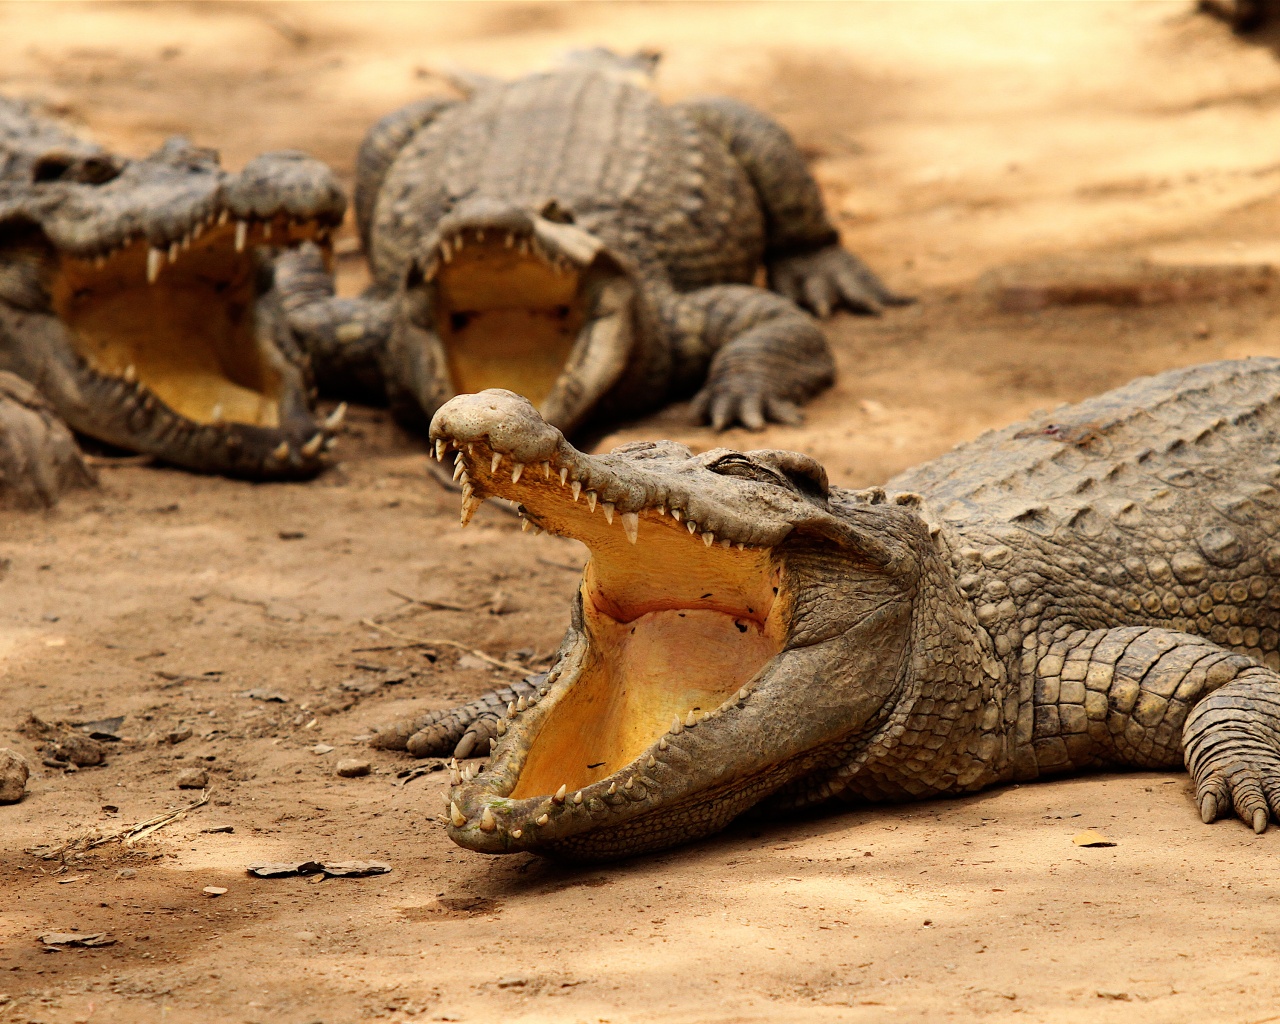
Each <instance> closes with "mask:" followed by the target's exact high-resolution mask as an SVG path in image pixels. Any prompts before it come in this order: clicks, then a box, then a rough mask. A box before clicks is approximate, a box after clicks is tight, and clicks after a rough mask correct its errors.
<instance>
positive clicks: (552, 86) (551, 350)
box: [291, 51, 908, 432]
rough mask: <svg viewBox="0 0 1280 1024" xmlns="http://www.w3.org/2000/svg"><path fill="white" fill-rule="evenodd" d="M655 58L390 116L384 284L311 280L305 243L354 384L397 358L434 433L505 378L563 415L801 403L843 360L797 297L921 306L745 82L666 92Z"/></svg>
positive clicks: (363, 225)
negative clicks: (891, 275)
mask: <svg viewBox="0 0 1280 1024" xmlns="http://www.w3.org/2000/svg"><path fill="white" fill-rule="evenodd" d="M652 66H653V60H652V59H651V58H647V57H645V56H643V55H641V56H639V57H635V58H623V57H618V56H616V55H614V54H611V53H608V52H605V51H590V52H586V53H580V54H577V55H575V56H574V57H573V59H572V60H571V61H570V63H569V64H568V65H567V66H565V67H563V68H561V69H558V70H555V71H552V72H548V73H543V74H536V75H531V76H528V77H525V78H521V79H519V80H517V81H514V82H498V81H495V80H487V79H486V80H475V81H474V82H473V83H472V85H471V89H472V92H471V95H470V96H469V97H468V98H466V99H465V100H454V99H441V98H438V99H428V100H424V101H421V102H418V103H415V104H412V105H410V106H408V107H405V108H404V109H402V110H399V111H396V112H395V113H393V114H391V115H389V116H388V117H386V118H384V119H383V120H382V121H380V122H379V123H378V124H377V125H375V126H374V127H373V129H372V130H371V131H370V132H369V135H368V137H367V138H366V139H365V142H364V144H363V146H362V147H361V150H360V154H359V159H358V163H357V172H358V180H357V185H356V196H355V209H356V217H357V222H358V225H359V230H360V236H361V239H362V241H363V245H364V250H365V253H366V255H367V257H368V259H369V264H370V268H371V270H372V274H373V279H374V286H373V288H372V291H371V294H370V295H369V296H368V297H367V298H365V299H345V298H342V299H335V298H334V297H333V291H332V288H326V287H324V286H323V284H322V283H318V284H317V285H316V286H315V287H313V288H306V287H304V283H305V279H306V276H307V275H306V274H305V273H304V272H302V271H305V268H306V264H307V259H308V256H307V254H306V252H305V251H302V252H299V253H298V254H297V256H296V257H295V258H294V259H293V261H292V262H293V263H295V264H297V267H298V270H299V273H298V275H297V276H298V280H299V286H298V288H297V289H296V292H293V293H291V303H292V306H291V308H292V313H291V316H292V318H293V319H292V323H293V326H294V328H295V330H296V331H297V332H298V334H299V337H300V339H302V340H303V343H304V345H306V346H307V347H308V349H309V350H310V351H311V353H312V357H313V360H314V362H315V364H316V366H317V371H318V372H320V373H322V374H323V375H324V377H325V378H326V379H329V380H334V381H341V380H355V379H359V378H361V373H360V372H359V368H360V367H361V366H362V365H363V366H366V367H367V365H368V363H369V360H370V359H371V358H373V357H375V356H378V355H379V354H380V363H381V369H382V374H383V377H384V379H385V386H386V391H387V397H388V398H389V399H390V402H391V405H392V408H393V410H394V411H395V412H396V414H397V415H398V417H399V418H400V419H401V420H403V421H405V422H407V423H410V424H417V425H419V426H421V427H425V426H426V424H427V423H428V421H429V419H430V417H431V415H432V414H433V413H434V412H435V411H436V409H438V408H439V407H440V406H441V405H442V404H443V403H444V402H445V401H447V400H448V399H449V398H450V397H451V396H452V395H454V394H460V393H466V392H476V391H481V390H484V389H485V388H489V387H503V388H509V389H511V390H514V391H517V392H519V393H521V394H523V395H525V396H526V397H528V398H529V399H530V400H532V401H533V402H534V403H535V404H537V405H538V406H539V408H540V410H541V412H542V415H543V416H544V417H545V418H546V420H547V421H548V422H549V423H552V424H554V425H555V426H557V427H559V428H560V429H561V430H563V431H565V432H572V431H574V430H576V429H577V428H578V427H580V426H581V425H582V424H584V423H585V422H586V421H588V420H589V419H591V418H593V417H595V418H606V419H610V420H616V419H618V418H620V417H624V416H627V415H632V414H637V413H639V412H642V411H647V410H651V409H653V408H656V407H657V406H659V405H661V404H663V403H664V402H667V401H670V400H671V399H672V398H677V397H681V396H688V395H691V394H693V393H694V392H695V391H697V396H696V398H695V402H694V407H695V410H696V412H697V414H698V415H699V417H700V418H702V419H704V420H709V421H710V422H711V423H712V424H713V425H714V426H715V427H716V428H718V429H719V428H724V427H727V426H730V425H732V424H735V423H741V424H743V425H745V426H747V427H750V428H760V427H762V426H763V425H764V423H765V421H766V420H779V421H785V422H794V421H796V420H797V419H798V417H799V415H800V414H799V406H800V405H801V404H802V403H803V402H805V401H807V400H808V399H809V398H810V397H811V396H812V395H814V394H815V393H816V392H818V391H820V390H821V389H823V388H825V387H826V386H827V385H828V384H830V383H831V380H832V375H833V372H834V368H833V363H832V359H831V354H830V352H829V351H828V348H827V344H826V340H825V338H824V337H823V334H822V331H821V329H820V327H819V326H818V324H817V322H816V321H815V320H814V319H812V318H811V317H810V316H808V315H807V314H806V313H804V312H803V311H802V310H801V308H800V306H801V305H804V306H807V307H808V308H809V309H810V310H812V311H813V312H815V313H817V314H819V315H823V316H825V315H827V314H829V313H830V312H831V311H832V310H833V309H834V308H836V307H838V306H847V307H849V308H851V309H854V310H858V311H863V312H877V311H879V310H880V309H881V308H882V307H883V306H885V305H894V304H899V303H902V302H905V301H908V300H906V299H904V298H902V297H900V296H897V295H895V294H893V293H892V292H890V291H889V290H888V289H887V288H886V287H885V286H884V285H883V284H881V283H880V281H879V280H878V279H877V278H876V276H875V275H874V274H873V273H872V272H871V271H870V270H869V269H868V268H867V267H866V266H865V265H864V264H863V263H862V262H861V261H860V260H859V259H858V258H857V257H856V256H854V255H853V254H852V253H850V252H847V251H846V250H844V249H842V248H841V246H840V242H839V236H838V234H837V232H836V229H835V228H834V227H833V225H832V223H831V221H830V220H829V219H828V218H827V215H826V213H825V211H824V209H823V204H822V196H821V194H820V192H819V189H818V185H817V183H816V182H815V181H814V179H813V177H812V175H811V174H810V173H809V171H808V169H807V168H806V166H805V162H804V159H803V157H802V156H801V154H800V151H799V150H798V149H797V147H796V146H795V144H794V143H793V142H792V140H791V138H790V137H789V136H788V135H787V133H786V132H785V130H784V129H783V128H782V127H781V126H779V125H778V124H777V123H775V122H774V121H772V120H771V119H769V118H768V117H766V116H765V115H764V114H761V113H759V112H758V111H756V110H753V109H752V108H750V107H748V106H747V105H745V104H743V103H740V102H737V101H733V100H727V99H713V100H702V101H695V102H687V103H680V104H676V105H674V106H664V105H663V104H662V103H661V102H660V101H659V100H658V98H657V97H656V96H655V95H654V94H653V92H652V91H651V90H650V89H649V88H647V87H646V84H645V82H644V81H642V79H645V78H646V77H647V72H650V71H651V70H652ZM310 259H311V261H312V263H313V264H314V255H312V256H311V257H310ZM761 274H767V277H768V281H769V284H770V286H771V287H772V288H773V289H774V290H773V291H770V290H766V289H764V288H760V287H754V286H753V282H754V281H755V280H756V279H757V276H758V275H761ZM779 293H780V294H779ZM384 341H385V344H384ZM330 368H332V369H330ZM368 376H369V375H368V374H367V373H366V374H365V375H364V379H367V377H368ZM699 388H700V390H699Z"/></svg>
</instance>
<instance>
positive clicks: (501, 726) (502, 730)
mask: <svg viewBox="0 0 1280 1024" xmlns="http://www.w3.org/2000/svg"><path fill="white" fill-rule="evenodd" d="M494 729H495V730H496V731H497V733H498V735H499V736H505V735H506V734H507V720H506V719H505V718H499V719H498V724H497V725H496V726H494Z"/></svg>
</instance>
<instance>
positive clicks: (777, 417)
mask: <svg viewBox="0 0 1280 1024" xmlns="http://www.w3.org/2000/svg"><path fill="white" fill-rule="evenodd" d="M769 392H770V387H769V385H768V384H767V383H765V382H764V381H744V380H741V379H737V380H718V381H716V380H713V381H708V382H707V385H706V387H704V388H703V389H702V390H701V391H699V392H698V393H697V394H696V395H695V396H694V398H693V414H694V416H695V417H696V418H697V420H698V422H699V423H710V424H711V426H712V427H714V428H715V429H716V430H726V429H728V428H729V427H732V426H736V425H738V424H742V426H744V427H746V428H747V429H748V430H763V429H764V425H765V423H787V424H790V425H791V426H795V425H796V424H799V423H802V422H804V413H802V412H801V411H800V407H799V406H798V405H796V403H795V402H792V401H789V400H788V399H786V398H782V397H781V396H779V395H774V394H770V393H769Z"/></svg>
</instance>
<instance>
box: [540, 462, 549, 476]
mask: <svg viewBox="0 0 1280 1024" xmlns="http://www.w3.org/2000/svg"><path fill="white" fill-rule="evenodd" d="M542 478H543V479H544V480H550V479H551V463H549V462H544V463H543V464H542Z"/></svg>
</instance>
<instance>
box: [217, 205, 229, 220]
mask: <svg viewBox="0 0 1280 1024" xmlns="http://www.w3.org/2000/svg"><path fill="white" fill-rule="evenodd" d="M230 216H231V211H230V210H227V209H225V208H224V209H221V210H219V211H218V223H219V224H225V223H226V222H227V218H228V217H230Z"/></svg>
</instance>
